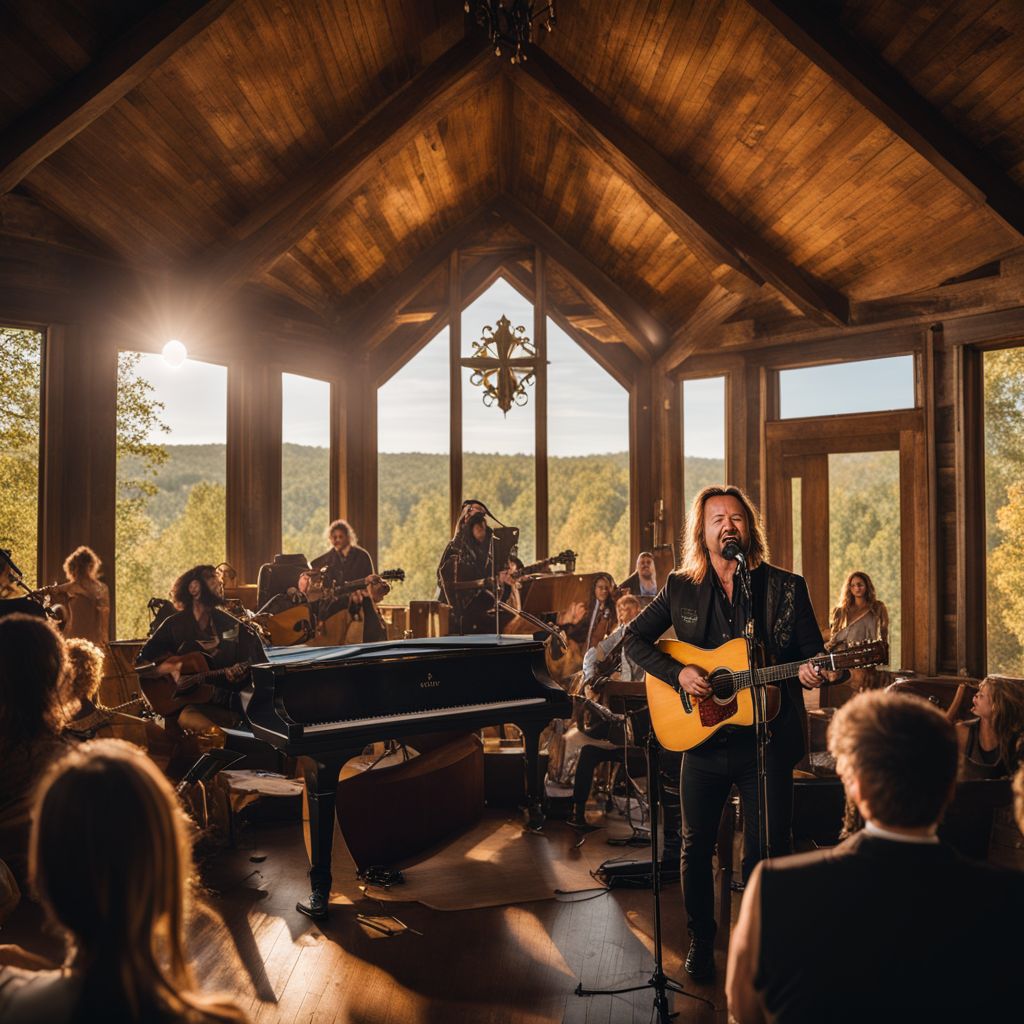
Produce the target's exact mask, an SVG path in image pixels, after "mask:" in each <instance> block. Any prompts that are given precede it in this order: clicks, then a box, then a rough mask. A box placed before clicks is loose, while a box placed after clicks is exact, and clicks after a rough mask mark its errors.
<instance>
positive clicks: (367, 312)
mask: <svg viewBox="0 0 1024 1024" xmlns="http://www.w3.org/2000/svg"><path fill="white" fill-rule="evenodd" d="M493 221H494V214H493V213H492V212H491V210H490V208H489V207H488V206H484V207H481V208H480V209H478V210H475V211H474V212H473V213H471V214H470V215H469V216H468V217H464V218H463V219H462V220H461V221H459V222H458V223H457V224H455V225H454V226H453V227H451V228H449V229H448V230H447V231H446V232H444V234H442V235H441V236H440V237H439V238H437V240H436V241H434V242H431V244H430V245H428V246H427V248H426V249H424V250H423V251H422V252H421V253H420V254H419V255H418V256H416V257H415V258H414V259H413V261H412V262H411V263H410V264H409V265H408V266H406V267H405V268H404V269H403V270H401V271H400V272H399V273H398V274H397V275H396V276H395V277H393V278H391V280H389V281H388V282H387V283H386V284H385V285H383V286H382V287H381V288H380V289H379V290H378V291H377V292H376V293H375V294H374V295H373V297H372V298H371V299H369V300H368V301H367V302H366V303H364V304H363V305H362V306H361V307H360V308H359V309H357V310H354V311H353V312H352V313H351V314H350V315H349V316H348V317H346V318H344V319H343V320H341V321H340V323H339V328H338V330H339V333H340V335H341V336H342V338H343V339H345V341H346V343H347V342H348V339H350V338H351V339H352V340H353V341H354V342H355V344H357V345H358V346H359V347H360V348H361V349H363V350H366V351H370V350H372V349H374V348H376V346H377V345H379V344H380V343H381V342H382V341H383V340H384V339H385V338H386V337H387V336H388V335H389V334H390V333H391V331H392V330H393V329H394V326H395V324H396V322H397V321H396V317H397V316H398V314H399V313H400V312H401V311H402V310H403V309H404V308H405V307H406V306H407V305H408V304H409V303H410V302H412V300H413V299H414V298H415V297H416V296H417V295H418V294H419V293H420V292H421V291H422V290H423V286H424V285H425V284H426V283H427V281H428V280H429V279H430V278H432V277H433V276H434V275H435V274H438V273H440V272H441V270H442V268H443V267H445V266H447V263H448V257H449V255H450V254H451V252H452V250H453V249H458V248H460V247H461V244H462V243H463V242H464V241H466V240H467V239H474V240H475V236H477V235H481V234H483V233H484V232H485V231H486V228H487V225H488V223H489V222H490V223H493Z"/></svg>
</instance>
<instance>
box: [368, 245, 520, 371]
mask: <svg viewBox="0 0 1024 1024" xmlns="http://www.w3.org/2000/svg"><path fill="white" fill-rule="evenodd" d="M463 251H464V250H462V249H460V250H459V253H460V256H461V253H462V252H463ZM447 262H448V261H447V260H446V261H445V265H446V266H447ZM460 262H461V260H460ZM503 266H504V263H503V260H502V258H501V257H500V256H493V257H488V258H487V259H483V260H480V261H479V262H477V263H476V264H475V265H474V266H473V267H472V268H471V269H470V270H468V271H466V270H460V273H461V274H462V285H461V288H460V292H461V299H462V305H463V308H465V307H466V306H468V305H469V304H470V303H472V302H473V301H475V300H476V299H477V298H478V297H479V296H480V295H481V294H482V293H483V292H484V291H486V290H487V288H488V287H490V285H491V283H492V281H493V280H494V279H495V277H497V276H498V275H499V274H500V273H501V272H502V267H503ZM445 279H446V281H447V275H446V276H445ZM448 316H449V310H448V301H447V300H445V302H444V303H443V305H442V306H441V307H440V308H439V309H438V311H437V315H436V316H434V317H433V318H432V319H431V320H429V321H427V322H426V323H424V324H423V326H421V327H419V329H418V330H416V331H399V330H398V327H400V326H402V325H401V324H398V323H396V324H395V325H394V326H393V327H392V328H391V330H390V331H389V333H388V334H387V335H386V337H385V338H384V340H383V341H382V342H381V343H380V344H379V345H377V347H376V348H375V349H374V351H373V353H372V354H371V355H370V372H371V374H372V377H373V379H374V380H375V381H376V382H377V387H380V386H381V384H383V383H384V382H385V381H388V380H390V379H391V378H392V377H393V376H394V375H395V374H396V373H398V371H399V370H400V369H401V368H402V367H403V366H405V364H406V363H407V362H409V360H410V359H412V358H413V357H414V356H415V355H416V354H417V353H418V352H419V351H420V350H421V349H422V348H423V347H424V346H425V345H427V344H428V343H429V342H430V341H431V339H433V338H434V337H436V336H437V332H438V331H440V330H442V329H443V328H445V327H447V326H448Z"/></svg>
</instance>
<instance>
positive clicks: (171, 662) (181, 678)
mask: <svg viewBox="0 0 1024 1024" xmlns="http://www.w3.org/2000/svg"><path fill="white" fill-rule="evenodd" d="M240 666H241V667H242V668H243V669H246V670H247V669H248V668H249V662H247V661H243V662H241V663H240ZM234 667H235V666H229V667H228V668H218V669H211V668H210V663H209V661H208V660H207V658H206V655H205V654H203V653H202V652H201V651H189V653H188V654H175V655H173V656H172V657H170V658H165V659H164V660H163V661H161V662H159V663H158V664H153V665H147V666H142V667H141V668H139V670H138V672H139V685H140V686H141V687H142V692H143V694H144V696H145V698H146V700H148V701H149V705H150V707H151V708H152V709H153V710H154V711H155V712H156V713H157V714H158V715H162V716H163V717H164V718H167V717H169V716H170V715H176V714H177V713H178V712H179V711H181V710H182V709H183V708H185V707H187V706H188V705H189V704H209V703H210V701H212V700H213V698H214V690H215V687H214V686H213V684H212V682H211V680H213V679H220V678H223V677H224V676H226V675H227V674H228V672H229V671H231V669H232V668H234Z"/></svg>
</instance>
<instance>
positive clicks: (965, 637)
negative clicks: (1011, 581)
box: [952, 345, 988, 678]
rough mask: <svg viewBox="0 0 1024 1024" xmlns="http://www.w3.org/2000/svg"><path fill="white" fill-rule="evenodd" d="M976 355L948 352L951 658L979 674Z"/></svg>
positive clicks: (982, 604) (981, 508)
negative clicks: (951, 397) (952, 481)
mask: <svg viewBox="0 0 1024 1024" xmlns="http://www.w3.org/2000/svg"><path fill="white" fill-rule="evenodd" d="M982 358H983V357H982V353H981V352H980V351H979V350H978V349H975V348H969V347H966V346H962V345H958V346H956V347H955V348H954V349H953V352H952V359H953V380H954V387H955V396H956V435H955V440H954V451H955V460H956V461H955V466H956V527H957V529H956V556H957V562H956V595H957V619H956V656H957V663H958V664H957V668H958V670H959V671H961V672H966V674H968V675H971V676H975V677H976V678H980V677H982V676H984V675H985V672H986V669H987V665H986V628H987V627H986V624H987V621H988V609H987V594H986V586H985V431H984V404H985V393H984V375H983V365H982Z"/></svg>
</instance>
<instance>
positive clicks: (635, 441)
mask: <svg viewBox="0 0 1024 1024" xmlns="http://www.w3.org/2000/svg"><path fill="white" fill-rule="evenodd" d="M651 419H652V416H651V373H650V369H649V368H646V372H643V373H640V374H639V375H638V376H637V380H636V382H635V384H634V385H633V387H632V388H631V389H630V392H629V500H630V505H631V506H632V513H633V514H632V515H631V516H630V520H629V534H630V537H629V545H630V561H631V562H632V561H635V560H636V556H637V555H638V554H639V553H640V552H641V551H643V550H644V549H645V548H650V546H651V523H652V517H653V504H654V492H653V490H652V487H651V484H652V476H653V473H652V465H651V461H652V460H651V442H652V434H653V431H652V424H651Z"/></svg>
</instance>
